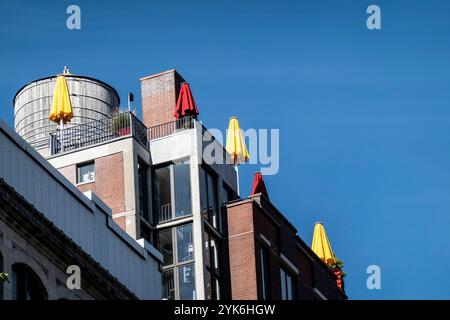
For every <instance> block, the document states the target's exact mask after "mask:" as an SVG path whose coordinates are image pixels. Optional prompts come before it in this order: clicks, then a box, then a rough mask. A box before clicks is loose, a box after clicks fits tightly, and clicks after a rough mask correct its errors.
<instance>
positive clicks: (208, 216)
mask: <svg viewBox="0 0 450 320" xmlns="http://www.w3.org/2000/svg"><path fill="white" fill-rule="evenodd" d="M201 172H203V173H204V174H201ZM199 173H200V174H199V187H200V214H201V215H202V217H203V219H205V220H206V221H208V223H209V224H210V225H211V226H212V227H214V229H216V230H218V231H219V232H221V231H222V212H221V211H222V210H221V206H220V202H221V201H220V199H219V176H218V175H217V173H216V172H214V170H212V169H211V168H209V167H208V166H206V165H200V166H199ZM202 176H203V177H202ZM208 178H211V180H212V181H213V184H214V185H213V191H212V192H213V207H215V212H216V225H214V220H213V213H212V212H211V211H210V210H209V202H210V199H209V197H210V194H209V181H210V180H209V179H208ZM200 179H204V181H203V185H204V187H205V190H202V182H201V181H200ZM203 191H206V205H207V207H208V208H207V209H206V212H204V211H203V208H202V203H201V199H202V192H203ZM214 198H215V202H214Z"/></svg>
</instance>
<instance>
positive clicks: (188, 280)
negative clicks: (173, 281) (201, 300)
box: [178, 264, 196, 300]
mask: <svg viewBox="0 0 450 320" xmlns="http://www.w3.org/2000/svg"><path fill="white" fill-rule="evenodd" d="M178 283H179V288H180V299H181V300H195V299H196V292H195V272H194V264H189V265H186V266H183V267H181V268H179V269H178Z"/></svg>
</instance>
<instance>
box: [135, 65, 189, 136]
mask: <svg viewBox="0 0 450 320" xmlns="http://www.w3.org/2000/svg"><path fill="white" fill-rule="evenodd" d="M140 81H141V96H142V122H143V123H144V124H145V125H146V126H147V128H150V127H153V126H156V125H159V124H162V123H167V122H171V121H174V120H175V117H174V116H173V113H174V111H175V106H176V104H177V98H178V93H179V91H180V87H181V83H182V82H184V81H185V80H184V79H183V77H182V76H181V75H180V74H179V73H178V72H177V71H176V70H175V69H172V70H169V71H165V72H162V73H158V74H154V75H151V76H147V77H143V78H141V79H140Z"/></svg>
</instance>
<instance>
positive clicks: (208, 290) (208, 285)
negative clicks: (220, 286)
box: [205, 270, 213, 300]
mask: <svg viewBox="0 0 450 320" xmlns="http://www.w3.org/2000/svg"><path fill="white" fill-rule="evenodd" d="M212 295H213V288H212V281H211V272H209V271H208V270H205V297H206V300H212V299H213V296H212Z"/></svg>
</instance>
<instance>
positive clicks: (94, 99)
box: [14, 74, 120, 156]
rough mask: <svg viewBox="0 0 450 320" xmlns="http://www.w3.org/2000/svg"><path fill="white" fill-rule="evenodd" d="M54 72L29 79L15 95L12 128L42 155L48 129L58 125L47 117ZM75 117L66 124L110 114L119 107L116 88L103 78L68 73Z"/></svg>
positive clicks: (67, 78)
mask: <svg viewBox="0 0 450 320" xmlns="http://www.w3.org/2000/svg"><path fill="white" fill-rule="evenodd" d="M56 77H57V76H51V77H47V78H43V79H39V80H35V81H32V82H30V83H29V84H27V85H25V86H24V87H22V88H21V89H20V90H19V91H18V92H17V93H16V95H15V97H14V129H15V131H16V132H17V133H18V134H19V135H20V136H21V137H22V138H24V139H25V141H27V142H28V143H29V144H31V145H32V146H33V147H34V148H35V149H36V150H37V151H39V152H40V153H41V154H43V155H44V156H46V155H48V151H49V137H50V133H52V132H55V131H56V130H57V128H58V127H59V126H58V125H57V124H56V123H54V122H52V121H50V120H48V115H49V113H50V107H51V104H52V98H53V90H54V88H55V83H56ZM66 80H67V85H68V88H69V93H70V100H71V102H72V109H73V114H74V117H73V118H72V120H71V121H70V122H69V123H67V125H66V127H70V126H75V125H79V124H83V123H87V122H90V121H93V120H99V119H101V118H103V117H109V116H111V115H112V113H113V112H114V110H116V109H118V108H119V104H120V98H119V95H118V93H117V91H116V90H115V89H114V88H113V87H111V86H110V85H108V84H106V83H105V82H103V81H100V80H97V79H94V78H90V77H85V76H80V75H73V74H67V75H66Z"/></svg>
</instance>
